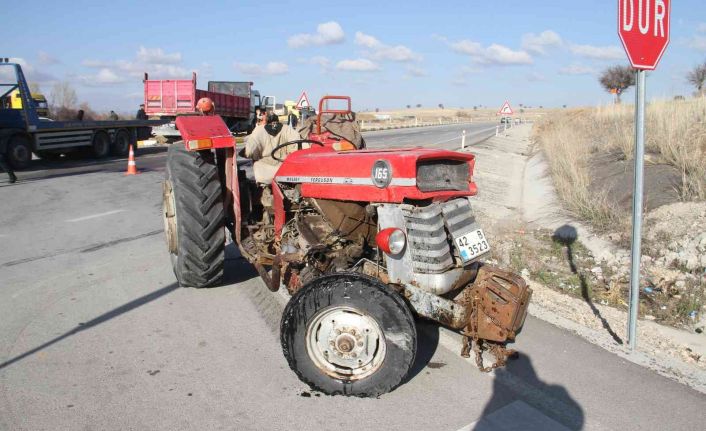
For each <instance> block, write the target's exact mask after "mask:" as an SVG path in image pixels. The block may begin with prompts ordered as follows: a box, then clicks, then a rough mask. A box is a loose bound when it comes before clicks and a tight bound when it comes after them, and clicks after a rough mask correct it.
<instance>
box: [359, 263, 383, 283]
mask: <svg viewBox="0 0 706 431" xmlns="http://www.w3.org/2000/svg"><path fill="white" fill-rule="evenodd" d="M361 262H362V263H361V264H360V265H356V266H360V268H361V270H362V272H363V274H365V275H369V276H371V277H375V278H377V279H378V280H380V281H382V282H383V283H385V284H390V278H389V277H388V276H387V271H386V270H385V268H383V267H382V266H380V265H378V264H377V263H375V262H373V261H371V260H368V259H361Z"/></svg>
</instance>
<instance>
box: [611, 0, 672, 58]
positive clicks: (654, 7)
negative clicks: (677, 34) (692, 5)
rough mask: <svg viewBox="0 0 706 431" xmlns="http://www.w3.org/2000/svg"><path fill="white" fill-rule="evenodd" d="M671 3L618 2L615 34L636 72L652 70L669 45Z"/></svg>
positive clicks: (668, 0)
mask: <svg viewBox="0 0 706 431" xmlns="http://www.w3.org/2000/svg"><path fill="white" fill-rule="evenodd" d="M670 12H671V0H618V34H619V35H620V40H621V41H622V42H623V46H624V47H625V52H627V54H628V58H629V59H630V63H631V64H632V67H634V68H635V69H647V70H653V69H654V68H655V67H657V63H658V62H659V59H660V58H661V57H662V54H663V53H664V50H665V49H666V48H667V44H668V43H669V15H670Z"/></svg>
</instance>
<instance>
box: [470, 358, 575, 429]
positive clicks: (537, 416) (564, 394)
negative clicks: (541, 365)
mask: <svg viewBox="0 0 706 431" xmlns="http://www.w3.org/2000/svg"><path fill="white" fill-rule="evenodd" d="M494 373H495V378H494V380H493V394H492V395H491V397H490V400H488V403H487V404H486V405H485V408H484V409H483V413H482V415H481V417H480V419H479V421H478V422H476V423H475V424H474V425H473V427H472V428H469V429H473V430H475V431H497V430H510V429H513V430H515V429H517V430H519V429H522V430H527V431H535V430H542V431H560V430H567V429H569V430H580V429H582V428H583V425H584V412H583V409H582V408H581V406H580V405H579V404H578V402H577V401H576V400H574V399H573V398H572V397H571V395H570V394H569V392H568V391H567V390H566V388H564V387H563V386H561V385H552V384H547V383H545V382H543V381H542V380H541V379H540V378H539V376H537V373H536V371H535V370H534V367H533V366H532V360H531V359H530V357H529V356H526V355H520V356H519V357H517V358H515V359H511V360H510V361H508V363H507V365H506V366H505V367H504V368H499V369H496V370H495V372H494Z"/></svg>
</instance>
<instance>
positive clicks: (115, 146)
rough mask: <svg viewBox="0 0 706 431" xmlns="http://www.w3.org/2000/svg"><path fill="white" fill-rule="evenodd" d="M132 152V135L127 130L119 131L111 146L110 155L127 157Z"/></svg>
mask: <svg viewBox="0 0 706 431" xmlns="http://www.w3.org/2000/svg"><path fill="white" fill-rule="evenodd" d="M129 152H130V134H129V133H128V132H127V131H125V130H118V132H117V133H116V134H115V142H113V143H112V144H111V146H110V154H112V155H114V156H120V157H123V156H127V155H128V153H129Z"/></svg>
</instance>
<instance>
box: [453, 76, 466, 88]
mask: <svg viewBox="0 0 706 431" xmlns="http://www.w3.org/2000/svg"><path fill="white" fill-rule="evenodd" d="M451 85H454V86H456V87H465V86H466V85H468V81H466V78H463V77H460V76H459V77H457V78H454V79H453V80H452V81H451Z"/></svg>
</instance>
